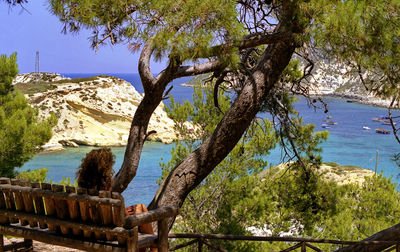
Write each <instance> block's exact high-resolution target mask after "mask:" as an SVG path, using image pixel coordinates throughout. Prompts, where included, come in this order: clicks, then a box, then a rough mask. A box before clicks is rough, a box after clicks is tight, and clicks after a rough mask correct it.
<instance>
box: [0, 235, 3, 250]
mask: <svg viewBox="0 0 400 252" xmlns="http://www.w3.org/2000/svg"><path fill="white" fill-rule="evenodd" d="M0 252H4V237H3V235H2V234H0Z"/></svg>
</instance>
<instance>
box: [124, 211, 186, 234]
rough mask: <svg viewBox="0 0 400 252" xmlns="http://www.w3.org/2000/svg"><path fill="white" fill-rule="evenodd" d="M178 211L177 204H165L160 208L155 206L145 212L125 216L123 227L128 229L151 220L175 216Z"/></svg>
mask: <svg viewBox="0 0 400 252" xmlns="http://www.w3.org/2000/svg"><path fill="white" fill-rule="evenodd" d="M178 213H179V208H178V207H177V206H165V207H162V208H157V209H154V210H150V211H148V212H145V213H140V214H135V215H131V216H127V217H126V218H125V225H124V227H125V228H127V229H129V228H133V227H134V226H141V225H143V224H145V223H151V222H153V221H158V220H161V219H164V218H168V217H173V216H176V215H177V214H178Z"/></svg>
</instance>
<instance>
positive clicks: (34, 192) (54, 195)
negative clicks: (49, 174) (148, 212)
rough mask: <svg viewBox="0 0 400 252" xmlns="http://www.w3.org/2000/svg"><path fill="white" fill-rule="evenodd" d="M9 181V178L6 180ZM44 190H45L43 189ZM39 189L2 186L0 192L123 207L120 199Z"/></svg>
mask: <svg viewBox="0 0 400 252" xmlns="http://www.w3.org/2000/svg"><path fill="white" fill-rule="evenodd" d="M6 179H7V178H6ZM42 184H47V183H42ZM42 189H43V188H42ZM42 189H38V188H16V187H14V186H12V185H8V184H0V190H1V191H4V192H16V191H18V192H26V193H30V194H32V196H34V195H37V196H42V197H46V196H48V197H52V198H54V199H63V200H73V199H75V200H77V201H85V202H88V203H94V204H98V203H101V204H110V205H113V206H114V205H119V206H120V205H121V200H119V199H110V198H105V199H100V198H99V197H98V196H90V195H87V194H84V195H78V194H67V193H65V192H59V193H54V192H52V191H51V190H42Z"/></svg>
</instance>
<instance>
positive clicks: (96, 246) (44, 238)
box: [0, 225, 126, 252]
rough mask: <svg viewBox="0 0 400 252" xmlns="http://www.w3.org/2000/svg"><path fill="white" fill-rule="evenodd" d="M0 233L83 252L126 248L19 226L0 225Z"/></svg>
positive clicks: (113, 251) (119, 250) (107, 251)
mask: <svg viewBox="0 0 400 252" xmlns="http://www.w3.org/2000/svg"><path fill="white" fill-rule="evenodd" d="M0 233H3V234H6V235H12V236H17V237H25V238H29V239H32V240H36V241H40V242H44V243H48V244H54V245H58V246H65V247H69V248H74V249H81V250H85V251H101V252H103V251H104V252H109V251H112V252H122V251H126V248H123V247H119V246H118V245H117V244H112V243H107V244H106V243H96V242H94V241H83V240H82V239H79V238H76V239H74V238H71V237H70V236H60V235H58V234H56V233H53V232H46V231H44V230H38V229H31V228H25V227H20V226H2V225H0Z"/></svg>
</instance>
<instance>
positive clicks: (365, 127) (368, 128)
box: [363, 126, 371, 130]
mask: <svg viewBox="0 0 400 252" xmlns="http://www.w3.org/2000/svg"><path fill="white" fill-rule="evenodd" d="M370 129H371V128H370V127H368V126H363V130H370Z"/></svg>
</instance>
